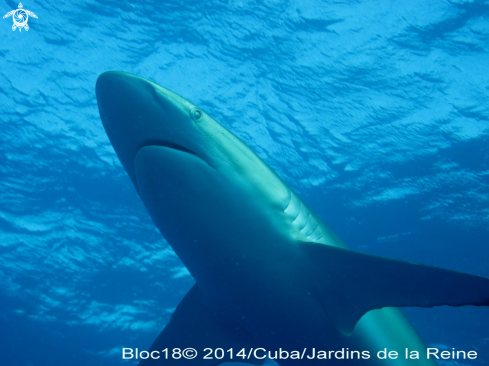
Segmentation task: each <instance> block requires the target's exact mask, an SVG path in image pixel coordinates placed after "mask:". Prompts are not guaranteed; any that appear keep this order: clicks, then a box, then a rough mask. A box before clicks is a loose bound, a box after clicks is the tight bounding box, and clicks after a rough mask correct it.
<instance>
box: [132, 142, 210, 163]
mask: <svg viewBox="0 0 489 366" xmlns="http://www.w3.org/2000/svg"><path fill="white" fill-rule="evenodd" d="M146 146H161V147H167V148H169V149H173V150H179V151H182V152H185V153H187V154H192V155H195V156H197V157H198V158H199V159H202V160H204V159H203V158H202V156H200V155H199V154H197V153H196V152H195V151H192V150H190V149H187V148H186V147H185V146H182V145H179V144H176V143H174V142H170V141H164V140H148V141H145V142H144V143H142V144H141V145H140V146H138V148H137V149H136V151H139V150H141V149H142V148H143V147H146ZM204 161H205V160H204Z"/></svg>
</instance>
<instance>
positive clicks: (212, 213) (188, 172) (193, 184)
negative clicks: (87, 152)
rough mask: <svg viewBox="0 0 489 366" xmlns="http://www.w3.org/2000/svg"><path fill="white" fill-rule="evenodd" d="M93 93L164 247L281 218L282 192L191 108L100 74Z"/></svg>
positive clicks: (148, 86) (129, 78) (237, 143)
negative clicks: (159, 232)
mask: <svg viewBox="0 0 489 366" xmlns="http://www.w3.org/2000/svg"><path fill="white" fill-rule="evenodd" d="M96 94H97V101H98V106H99V111H100V116H101V119H102V122H103V125H104V128H105V130H106V132H107V135H108V137H109V139H110V141H111V143H112V145H113V147H114V149H115V151H116V153H117V155H118V157H119V159H120V161H121V163H122V165H123V167H124V168H125V170H126V171H127V174H128V175H129V177H130V179H131V181H132V182H133V184H134V186H135V188H136V190H137V191H138V193H139V195H140V197H141V199H142V201H143V202H144V204H145V206H146V208H147V209H148V212H149V213H150V215H151V217H152V218H153V220H154V221H155V224H156V225H157V226H158V228H159V229H160V231H162V233H163V235H164V236H165V237H166V238H167V239H168V240H169V242H170V243H171V244H172V241H173V242H182V241H186V242H189V241H194V240H201V239H198V238H207V239H208V240H212V238H213V231H215V230H216V227H218V228H219V230H225V229H226V228H232V230H233V232H235V233H239V232H240V230H249V227H253V228H257V230H261V229H262V225H256V223H257V221H260V220H261V221H263V220H265V221H266V220H269V219H272V218H273V217H275V218H278V219H279V220H280V219H281V216H280V214H281V213H282V214H283V210H284V207H285V206H286V204H287V202H288V200H290V197H289V195H290V190H289V189H288V187H287V186H286V185H285V184H284V183H283V181H282V180H281V179H280V178H279V177H278V176H277V175H276V174H275V172H273V171H272V170H271V169H270V168H269V167H268V166H267V165H266V164H265V163H264V162H263V161H262V160H261V159H260V158H259V157H258V156H257V155H256V154H255V153H254V152H253V151H252V150H251V149H249V148H248V147H247V146H246V145H245V144H244V143H243V142H242V141H241V140H240V139H239V138H237V137H236V136H235V135H234V134H232V133H231V132H229V131H228V130H226V129H225V128H224V127H222V126H221V125H220V124H219V123H218V122H216V121H215V120H214V119H213V118H211V117H210V116H209V115H207V114H206V113H205V112H204V111H202V110H201V109H200V108H198V107H197V106H196V105H194V104H193V103H191V102H189V101H188V100H186V99H185V98H183V97H181V96H179V95H177V94H175V93H173V92H171V91H169V90H167V89H165V88H163V87H161V86H159V85H157V84H155V83H153V82H151V81H148V80H146V79H143V78H141V77H138V76H135V75H132V74H128V73H124V72H106V73H104V74H102V75H101V76H100V77H99V79H98V81H97V86H96ZM257 205H259V206H260V207H257ZM230 211H232V212H237V211H238V212H240V214H238V215H229V212H230ZM277 213H278V215H275V214H277ZM216 236H217V235H216ZM220 237H222V235H221V236H220ZM172 239H173V240H172ZM172 245H173V244H172Z"/></svg>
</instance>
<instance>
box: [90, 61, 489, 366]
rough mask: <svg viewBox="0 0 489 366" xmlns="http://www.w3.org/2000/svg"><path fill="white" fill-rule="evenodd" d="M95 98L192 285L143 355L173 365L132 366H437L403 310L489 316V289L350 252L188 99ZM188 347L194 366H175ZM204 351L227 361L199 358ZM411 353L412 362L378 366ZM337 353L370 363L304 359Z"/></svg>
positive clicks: (126, 88) (145, 95)
mask: <svg viewBox="0 0 489 366" xmlns="http://www.w3.org/2000/svg"><path fill="white" fill-rule="evenodd" d="M96 94H97V101H98V106H99V111H100V117H101V119H102V122H103V125H104V128H105V130H106V132H107V135H108V137H109V139H110V141H111V143H112V145H113V147H114V149H115V151H116V153H117V156H118V157H119V159H120V161H121V163H122V165H123V167H124V168H125V170H126V171H127V174H128V175H129V178H130V179H131V181H132V183H133V184H134V187H135V188H136V191H137V193H138V194H139V196H140V197H141V200H142V201H143V203H144V205H145V207H146V209H147V210H148V212H149V214H150V216H151V218H152V219H153V221H154V223H155V224H156V226H157V227H158V229H159V230H160V232H161V233H162V234H163V236H164V237H165V238H166V239H167V241H168V243H169V244H170V245H171V247H172V248H173V250H174V251H175V253H176V254H177V255H178V257H179V258H180V259H181V261H182V262H183V263H184V264H185V266H186V267H187V268H188V270H189V272H190V273H191V275H192V276H193V278H194V279H195V281H196V284H195V285H194V286H193V288H192V289H191V290H190V291H189V292H188V294H187V295H186V296H185V297H184V299H183V300H182V301H181V303H180V304H179V305H178V307H177V308H176V310H175V312H174V313H173V315H172V317H171V320H170V321H169V323H168V324H167V326H166V327H165V328H164V329H163V331H162V332H161V334H160V335H159V336H158V337H157V339H156V340H155V342H154V343H153V345H152V346H151V348H150V349H149V350H150V351H162V350H164V349H168V350H170V357H168V359H165V357H163V353H160V356H161V357H160V358H157V359H156V358H151V357H149V358H147V359H145V360H142V361H141V363H140V365H173V364H181V363H186V364H189V365H195V366H198V365H218V364H221V363H223V362H229V361H232V362H244V363H249V364H255V365H261V364H263V363H264V361H265V360H264V358H263V357H264V355H265V354H266V352H271V353H270V355H275V354H274V353H273V351H280V350H282V356H284V357H285V353H283V352H284V351H285V352H289V353H290V354H292V352H293V351H299V353H300V355H301V356H302V359H299V360H296V359H292V357H288V358H283V359H277V360H276V362H277V363H278V364H280V365H289V364H294V365H302V364H307V365H316V364H318V365H319V364H321V365H322V364H324V363H328V362H329V363H335V362H343V363H346V364H356V363H358V364H363V365H386V364H389V365H399V366H401V365H408V364H409V365H412V364H416V365H422V366H428V365H431V366H434V365H435V363H434V361H433V359H429V360H428V359H426V347H425V345H424V344H423V341H422V340H421V339H420V337H419V336H418V335H417V333H416V331H415V330H414V329H413V327H412V326H411V324H410V323H409V322H408V321H407V319H406V318H405V317H404V316H403V314H402V313H401V312H400V311H399V309H397V307H403V306H418V307H432V306H437V305H451V306H461V305H486V306H487V305H489V280H487V279H485V278H481V277H477V276H472V275H469V274H464V273H459V272H454V271H450V270H445V269H440V268H436V267H430V266H425V265H417V264H412V263H407V262H403V261H398V260H391V259H386V258H381V257H376V256H371V255H366V254H362V253H358V252H354V251H351V250H349V249H347V247H346V246H345V244H343V242H342V241H341V240H340V239H339V238H338V237H337V236H336V235H335V234H334V233H333V232H332V231H331V230H330V229H329V228H328V227H327V226H326V225H325V224H324V223H323V222H322V221H321V219H320V218H319V217H318V216H317V215H316V214H315V213H314V212H313V211H312V210H311V209H310V208H309V207H308V206H307V205H306V204H305V203H304V202H303V201H302V200H301V199H300V198H299V197H298V195H297V194H296V193H295V192H294V191H293V190H292V189H291V188H290V187H289V186H288V185H287V184H286V183H285V182H284V181H283V180H282V179H281V178H280V177H279V176H278V175H277V174H276V173H275V172H274V171H273V170H272V169H270V168H269V167H268V166H267V164H266V163H265V162H264V161H263V160H262V159H260V158H259V157H258V156H257V155H256V154H255V153H254V152H253V151H252V150H251V149H250V148H249V147H247V146H246V145H245V144H244V143H243V142H242V141H241V140H240V139H239V138H238V137H236V136H235V135H234V134H232V133H231V132H229V131H228V130H226V129H225V128H224V127H222V126H221V125H220V124H219V123H218V122H216V121H215V120H214V119H212V118H211V117H210V116H209V115H207V114H206V113H205V112H204V111H202V110H201V109H199V108H198V107H197V106H195V105H194V104H192V103H191V102H189V101H188V100H186V99H184V98H183V97H181V96H179V95H177V94H175V93H173V92H171V91H169V90H167V89H165V88H163V87H161V86H159V85H157V84H155V83H153V82H151V81H148V80H146V79H143V78H141V77H138V76H135V75H132V74H128V73H125V72H112V71H111V72H106V73H104V74H102V75H100V77H99V78H98V81H97V86H96ZM189 347H192V348H194V349H195V350H196V351H197V352H198V355H197V357H196V358H195V359H193V360H185V359H184V358H183V357H181V358H179V359H177V358H178V354H176V356H177V357H172V354H171V352H172V350H173V349H176V348H180V349H181V350H184V349H186V348H189ZM204 348H210V349H216V348H220V349H222V350H224V351H225V352H224V355H223V356H224V357H223V358H222V359H218V358H216V357H212V359H203V358H204V356H205V354H206V353H203V350H204ZM405 348H408V349H409V350H418V351H419V352H420V359H419V360H415V361H412V360H406V359H405V357H404V356H401V357H399V358H398V359H395V360H379V359H378V358H377V357H376V353H377V352H378V351H379V350H383V349H387V350H396V351H398V352H399V354H400V355H404V350H405ZM243 349H244V350H245V352H246V353H245V354H243V353H242V354H241V355H245V357H240V356H236V354H237V353H238V352H239V351H240V350H243ZM342 349H343V351H345V352H347V351H352V350H357V351H368V352H369V355H370V357H369V358H361V359H358V357H357V355H356V354H353V355H352V357H348V355H346V356H344V358H345V359H343V360H337V357H334V356H335V355H334V354H331V353H330V354H329V356H330V357H329V358H332V359H327V360H319V359H317V358H314V357H312V356H313V352H318V351H319V350H333V351H339V350H342ZM229 350H231V351H234V354H232V353H231V352H230V351H229ZM294 355H295V356H296V357H295V358H297V355H298V353H295V354H294ZM340 355H341V354H340ZM211 356H218V357H220V356H221V354H219V355H214V354H212V355H211ZM307 356H311V358H307ZM316 356H317V354H316ZM323 356H324V354H323ZM347 357H348V358H347Z"/></svg>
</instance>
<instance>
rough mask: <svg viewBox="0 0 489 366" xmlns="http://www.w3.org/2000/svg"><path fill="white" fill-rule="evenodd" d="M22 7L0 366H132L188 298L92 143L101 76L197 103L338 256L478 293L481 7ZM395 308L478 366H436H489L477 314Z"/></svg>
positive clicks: (483, 107) (111, 160) (4, 91)
mask: <svg viewBox="0 0 489 366" xmlns="http://www.w3.org/2000/svg"><path fill="white" fill-rule="evenodd" d="M23 6H24V9H28V10H30V11H32V12H33V13H35V14H36V15H37V16H38V19H36V18H34V17H32V16H31V17H29V19H28V24H29V31H25V29H22V30H21V31H19V30H18V29H17V30H15V31H12V24H13V21H12V18H11V17H7V18H5V19H2V21H1V22H0V38H1V40H0V108H1V109H0V110H1V114H0V126H1V127H0V129H1V133H0V177H1V178H0V187H1V188H0V364H1V365H29V366H34V365H36V366H37V365H39V366H41V365H42V366H43V365H54V366H56V365H63V366H64V365H66V364H70V365H75V366H76V365H94V366H95V365H104V366H109V365H120V364H127V365H132V364H134V363H133V362H130V361H122V359H121V349H122V348H123V347H133V348H135V347H139V348H141V349H147V348H148V346H149V345H150V344H151V343H152V341H153V340H154V338H155V337H156V335H157V334H158V333H159V332H160V331H161V329H163V327H164V325H165V324H166V322H167V321H168V319H169V317H170V315H171V313H172V311H173V310H174V309H175V307H176V306H177V304H178V303H179V301H180V299H181V298H182V297H183V295H184V294H185V293H186V292H187V291H188V289H189V288H190V287H191V286H192V285H193V279H192V278H191V277H190V275H189V273H188V271H187V270H186V269H185V267H183V265H182V264H181V263H180V261H179V260H178V258H177V257H176V256H175V254H174V253H173V251H172V250H171V248H170V247H169V246H168V244H167V243H166V241H165V240H164V239H163V238H162V237H161V235H160V234H159V232H158V231H157V230H156V228H155V227H154V225H153V223H152V222H151V219H150V218H149V216H148V214H147V213H146V211H145V209H144V207H143V205H142V203H141V202H140V200H139V198H138V197H137V194H136V192H135V190H134V188H133V187H132V185H131V183H130V180H129V179H128V177H127V176H126V173H125V171H124V170H123V168H122V167H121V165H120V163H119V161H118V159H117V157H116V155H115V153H114V150H113V149H112V147H111V145H110V143H109V141H108V138H107V136H106V134H105V132H104V130H103V128H102V124H101V122H100V117H99V114H98V109H97V104H96V99H95V92H94V88H95V82H96V79H97V77H98V75H100V74H101V73H102V72H104V71H107V70H123V71H128V72H131V73H135V74H138V75H141V76H143V77H145V78H148V79H151V80H153V81H155V82H156V83H158V84H160V85H162V86H164V87H166V88H168V89H170V90H173V91H175V92H177V93H179V94H181V95H182V96H184V97H185V98H187V99H189V100H191V101H192V102H194V103H195V104H197V105H199V106H200V107H202V109H204V110H205V111H206V112H207V113H208V114H209V115H211V116H213V117H214V118H215V119H216V120H218V121H219V122H221V123H222V124H223V125H224V126H225V127H226V128H228V129H229V130H231V131H232V132H234V133H235V134H236V135H238V136H239V137H240V138H241V139H243V140H244V141H245V142H246V143H247V144H248V145H249V146H250V147H251V148H253V149H254V151H255V152H257V153H258V154H259V155H260V156H261V157H262V158H263V159H264V160H265V161H266V162H267V163H268V164H269V165H270V166H271V167H272V168H273V169H274V170H275V171H277V173H278V174H279V175H280V176H281V177H282V178H284V179H285V181H286V182H287V183H288V184H289V185H290V186H291V187H292V188H294V189H295V190H296V191H297V193H298V194H299V195H300V196H301V197H302V198H303V199H304V200H305V201H306V202H308V203H309V205H310V206H311V207H312V208H313V209H314V210H315V211H316V212H317V213H318V214H319V215H320V216H321V217H322V218H323V220H324V221H325V222H326V223H327V224H328V225H329V226H330V227H331V228H332V229H333V230H334V231H335V232H336V233H337V234H338V235H339V236H340V237H341V238H342V239H343V240H344V241H345V242H346V244H347V245H348V246H350V248H352V249H355V250H358V251H361V252H365V253H371V254H376V255H381V256H385V257H390V258H396V259H403V260H408V261H412V262H417V263H423V264H430V265H435V266H439V267H443V268H448V269H453V270H458V271H463V272H467V273H471V274H475V275H479V276H483V277H487V278H489V265H488V259H489V245H488V243H489V240H488V239H489V235H488V234H489V225H488V222H489V178H488V177H489V147H488V146H489V72H488V65H489V2H487V1H464V0H451V1H426V0H425V1H415V0H413V1H405V2H394V1H385V0H378V1H334V2H325V1H318V0H310V1H307V0H306V1H304V0H303V1H274V0H270V1H246V0H243V1H239V0H238V1H234V0H230V1H224V0H223V1H164V2H158V1H109V0H107V1H106V0H88V1H67V2H45V1H30V0H29V1H28V2H25V3H23ZM17 8H18V3H17V2H14V1H11V0H8V1H7V0H5V1H4V0H2V1H0V12H3V13H2V15H3V14H6V13H8V12H10V11H11V10H13V9H17ZM454 291H456V289H454ZM403 311H404V312H405V314H406V315H407V316H408V318H409V319H410V320H411V322H412V323H413V324H414V326H415V328H416V329H417V330H418V332H419V333H420V335H421V336H422V338H423V339H424V341H425V342H426V343H427V344H428V345H433V346H437V347H440V348H447V349H451V348H452V347H453V348H456V349H464V350H477V351H478V352H479V357H478V358H477V359H476V360H473V361H467V360H466V361H461V362H456V361H445V362H440V365H456V364H460V365H462V364H469V362H470V364H473V365H483V364H487V363H488V362H489V331H488V329H489V310H488V309H486V308H474V307H463V308H448V307H438V308H433V309H416V308H407V309H403Z"/></svg>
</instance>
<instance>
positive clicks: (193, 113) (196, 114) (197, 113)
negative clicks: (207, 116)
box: [190, 108, 202, 121]
mask: <svg viewBox="0 0 489 366" xmlns="http://www.w3.org/2000/svg"><path fill="white" fill-rule="evenodd" d="M190 118H192V119H193V120H194V121H198V120H199V119H201V118H202V111H201V110H200V109H199V108H192V109H191V110H190Z"/></svg>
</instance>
